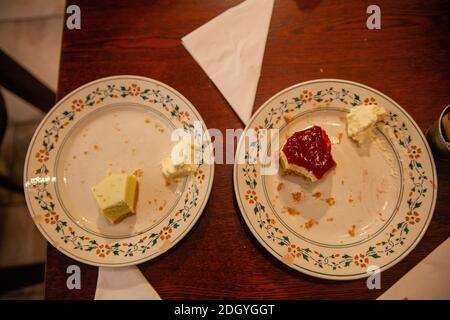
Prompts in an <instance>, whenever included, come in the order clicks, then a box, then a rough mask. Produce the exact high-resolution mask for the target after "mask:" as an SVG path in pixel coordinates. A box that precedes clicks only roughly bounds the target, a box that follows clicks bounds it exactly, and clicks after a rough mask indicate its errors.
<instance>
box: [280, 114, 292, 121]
mask: <svg viewBox="0 0 450 320" xmlns="http://www.w3.org/2000/svg"><path fill="white" fill-rule="evenodd" d="M283 119H284V121H286V123H289V122H291V121H292V120H293V119H294V118H293V117H292V116H291V115H288V114H285V115H284V116H283Z"/></svg>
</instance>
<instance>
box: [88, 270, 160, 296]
mask: <svg viewBox="0 0 450 320" xmlns="http://www.w3.org/2000/svg"><path fill="white" fill-rule="evenodd" d="M94 299H95V300H161V297H160V296H159V295H158V293H157V292H156V291H155V289H153V287H152V286H151V285H150V283H148V281H147V279H145V277H144V275H143V274H142V272H141V271H140V270H139V269H138V268H137V267H136V266H130V267H122V268H107V267H99V268H98V279H97V290H96V291H95V298H94Z"/></svg>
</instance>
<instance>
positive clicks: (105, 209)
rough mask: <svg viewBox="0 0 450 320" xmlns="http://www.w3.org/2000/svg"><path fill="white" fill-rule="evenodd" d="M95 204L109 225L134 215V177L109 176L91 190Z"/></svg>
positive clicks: (135, 188) (135, 185)
mask: <svg viewBox="0 0 450 320" xmlns="http://www.w3.org/2000/svg"><path fill="white" fill-rule="evenodd" d="M92 193H93V194H94V197H95V200H97V204H98V206H99V208H100V210H101V212H102V214H103V215H104V216H105V218H106V219H108V220H109V221H110V222H111V223H113V224H116V223H119V222H120V221H122V220H123V219H125V218H126V217H128V216H131V215H134V214H135V203H136V194H137V180H136V177H135V176H128V175H126V174H111V175H108V176H107V177H106V178H105V179H103V180H102V181H101V182H100V183H99V184H97V185H96V186H94V187H93V188H92Z"/></svg>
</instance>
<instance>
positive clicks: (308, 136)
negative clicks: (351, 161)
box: [280, 126, 336, 181]
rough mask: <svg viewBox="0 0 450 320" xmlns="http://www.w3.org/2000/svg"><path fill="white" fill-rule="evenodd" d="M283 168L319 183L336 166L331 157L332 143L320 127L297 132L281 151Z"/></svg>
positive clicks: (289, 138)
mask: <svg viewBox="0 0 450 320" xmlns="http://www.w3.org/2000/svg"><path fill="white" fill-rule="evenodd" d="M280 162H281V167H282V168H283V169H284V170H286V171H288V172H292V173H294V174H297V175H301V176H304V177H306V178H307V179H309V180H311V181H317V180H319V179H321V178H322V177H323V175H324V174H325V173H326V172H328V171H329V170H331V169H332V168H334V167H335V166H336V162H335V161H334V159H333V156H332V155H331V141H330V139H329V138H328V135H327V133H326V132H325V130H323V129H322V128H321V127H319V126H313V127H311V128H308V129H305V130H302V131H298V132H295V133H294V134H293V135H291V136H290V137H288V139H287V141H286V143H285V144H284V145H283V147H282V148H281V150H280Z"/></svg>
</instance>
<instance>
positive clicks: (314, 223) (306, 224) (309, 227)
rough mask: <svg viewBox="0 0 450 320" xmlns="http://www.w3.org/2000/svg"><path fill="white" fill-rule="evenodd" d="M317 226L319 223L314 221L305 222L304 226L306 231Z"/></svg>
mask: <svg viewBox="0 0 450 320" xmlns="http://www.w3.org/2000/svg"><path fill="white" fill-rule="evenodd" d="M316 224H319V222H317V221H316V220H314V219H309V220H308V221H306V222H305V224H304V226H305V229H306V230H309V229H311V228H312V227H313V226H314V225H316Z"/></svg>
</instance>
